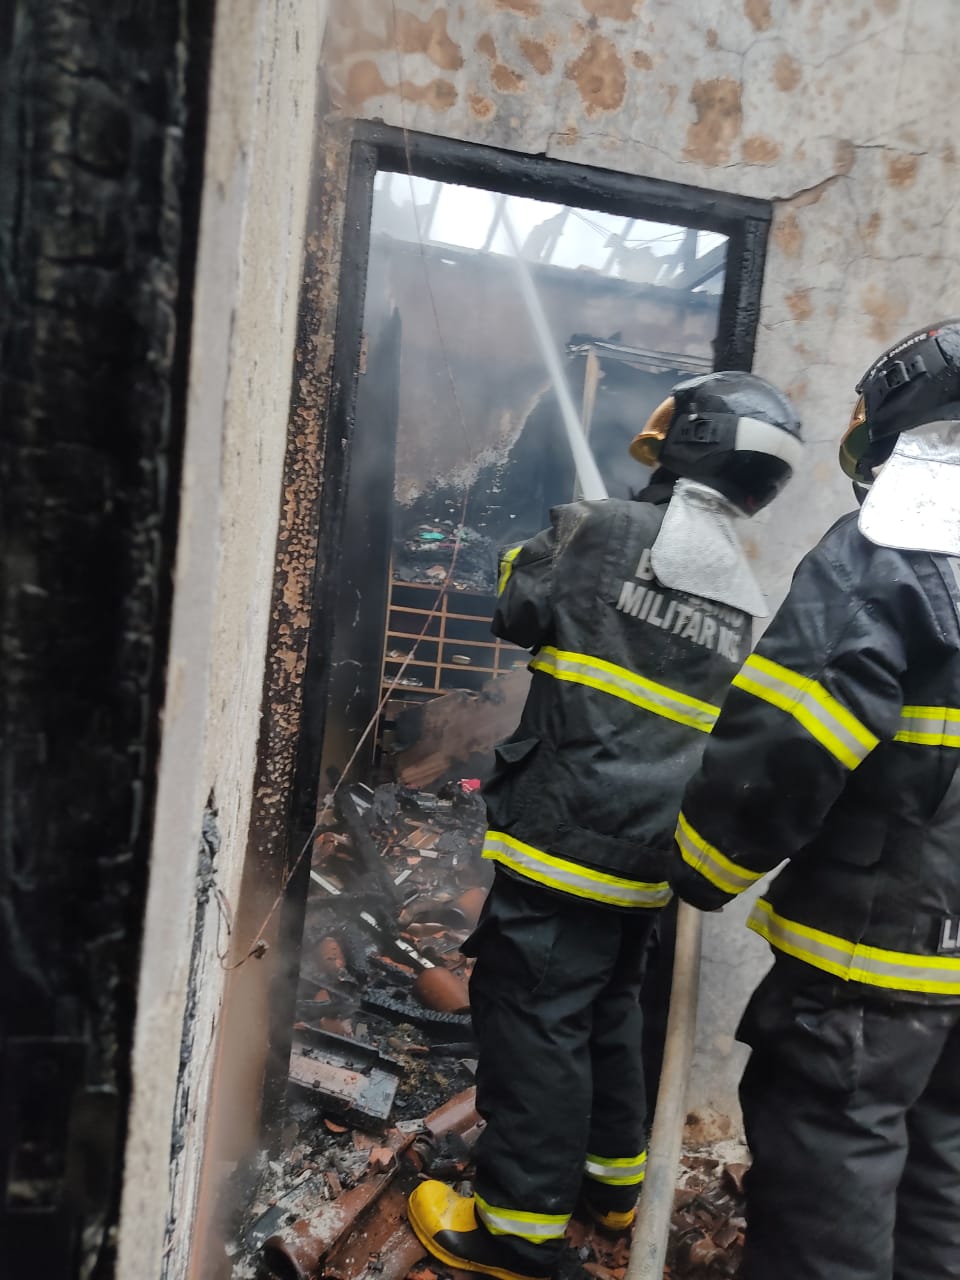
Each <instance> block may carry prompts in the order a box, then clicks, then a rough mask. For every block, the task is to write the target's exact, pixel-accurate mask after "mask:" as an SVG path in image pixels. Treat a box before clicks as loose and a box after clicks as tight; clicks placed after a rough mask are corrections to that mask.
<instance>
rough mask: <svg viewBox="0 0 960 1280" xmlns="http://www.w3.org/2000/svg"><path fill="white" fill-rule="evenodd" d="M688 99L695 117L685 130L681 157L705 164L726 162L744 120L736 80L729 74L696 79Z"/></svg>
mask: <svg viewBox="0 0 960 1280" xmlns="http://www.w3.org/2000/svg"><path fill="white" fill-rule="evenodd" d="M690 101H691V102H692V103H693V106H694V108H695V109H696V113H697V118H696V120H695V121H694V122H693V124H691V126H690V128H689V129H688V130H687V145H686V146H685V147H684V149H683V154H684V156H685V157H686V158H687V159H688V160H699V161H700V162H701V164H706V165H717V164H726V162H727V161H728V160H729V159H730V152H731V150H732V148H733V143H734V141H735V140H736V138H737V136H738V135H739V133H740V126H741V123H742V121H743V111H742V108H741V104H740V84H739V82H738V81H737V80H731V79H730V78H729V77H728V76H721V77H720V78H719V79H717V80H696V81H694V84H693V88H692V89H691V90H690Z"/></svg>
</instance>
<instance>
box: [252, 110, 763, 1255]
mask: <svg viewBox="0 0 960 1280" xmlns="http://www.w3.org/2000/svg"><path fill="white" fill-rule="evenodd" d="M769 217H770V210H769V206H767V205H766V204H764V203H763V202H760V201H755V200H747V199H739V198H734V197H729V196H724V195H721V194H718V193H711V192H704V191H699V190H695V189H692V188H686V187H681V186H677V185H675V184H669V183H658V182H653V181H648V180H645V179H639V178H629V177H626V176H624V175H620V174H615V173H606V172H603V171H597V170H590V169H585V168H582V167H579V166H570V165H565V164H563V163H561V162H556V161H549V160H545V159H542V158H537V157H524V156H520V155H515V154H510V153H502V152H497V151H493V150H491V149H487V148H481V147H475V146H470V145H466V144H458V143H452V142H450V141H446V140H442V139H436V138H429V137H425V136H422V135H414V134H409V133H403V132H400V131H395V130H390V129H387V128H381V127H371V126H363V127H359V128H358V131H357V134H356V139H355V141H354V144H353V152H352V164H351V179H350V185H349V189H348V196H347V226H348V231H347V234H346V238H345V242H344V246H343V256H342V262H343V268H342V274H341V284H340V312H339V320H338V328H337V339H336V341H337V354H336V357H335V361H336V366H337V369H338V370H339V376H338V378H337V379H336V387H335V394H334V398H333V401H332V404H331V406H330V421H329V438H330V439H331V440H340V441H341V442H342V444H343V448H342V451H340V452H336V451H333V452H332V453H331V459H332V460H331V462H330V464H329V465H330V467H331V468H333V470H334V471H336V475H335V476H334V477H333V479H334V481H335V488H336V489H337V490H338V492H339V494H340V499H339V502H338V503H337V505H336V509H335V510H334V511H333V512H332V513H331V517H330V518H329V519H326V520H325V521H324V524H323V528H322V529H321V531H320V540H321V543H325V544H326V554H325V555H322V556H321V557H320V558H319V560H320V563H322V564H323V565H324V574H323V578H322V580H320V579H318V582H317V590H316V593H315V604H314V610H315V612H314V620H313V627H312V632H311V640H310V652H309V655H308V661H307V674H306V677H305V686H304V708H303V733H302V739H301V744H300V752H299V760H298V768H297V777H298V795H297V796H296V797H295V803H294V814H295V815H296V816H295V819H294V822H293V824H292V830H291V833H290V844H289V849H290V851H291V854H290V861H291V862H295V860H296V855H297V853H298V852H299V850H300V848H301V846H302V845H303V844H304V843H305V842H306V843H307V844H308V845H309V856H308V858H307V859H305V860H304V863H303V869H302V874H300V875H297V876H295V877H294V878H293V879H292V880H291V882H290V893H289V895H288V900H287V903H286V904H285V912H286V921H285V926H284V930H283V932H284V934H285V935H286V936H288V937H294V938H295V939H297V944H296V946H295V950H296V964H295V966H294V968H295V981H293V982H291V983H290V984H289V990H287V991H285V992H283V993H281V998H279V999H277V1000H275V1001H274V1010H273V1015H274V1018H275V1024H274V1027H273V1045H274V1049H275V1053H274V1061H275V1062H276V1063H278V1064H279V1066H280V1079H279V1085H280V1087H278V1088H275V1089H274V1091H273V1096H274V1097H275V1098H276V1099H277V1106H278V1107H279V1109H280V1117H279V1127H280V1129H281V1131H282V1133H283V1136H284V1154H283V1158H282V1160H281V1161H280V1162H279V1164H278V1165H277V1167H276V1169H275V1171H274V1174H273V1175H272V1176H270V1175H269V1173H268V1176H267V1177H265V1178H264V1179H263V1181H262V1183H261V1185H260V1187H259V1188H258V1193H257V1196H256V1197H255V1203H254V1204H253V1206H252V1207H251V1208H250V1210H249V1212H248V1213H247V1215H246V1217H245V1219H244V1221H243V1223H242V1224H240V1225H239V1228H238V1246H237V1248H238V1263H237V1268H236V1269H235V1275H236V1276H237V1277H239V1276H240V1275H249V1274H253V1273H252V1272H251V1271H250V1269H249V1268H250V1266H251V1259H252V1258H254V1257H255V1256H256V1257H258V1258H259V1259H260V1261H259V1262H258V1263H257V1265H258V1266H260V1267H261V1269H262V1270H261V1273H262V1274H268V1275H272V1276H274V1277H281V1278H283V1280H285V1278H286V1277H288V1276H295V1275H310V1274H314V1273H316V1270H317V1268H319V1267H321V1266H322V1267H323V1271H324V1274H332V1275H338V1276H342V1277H343V1280H348V1278H349V1280H357V1278H358V1277H359V1276H361V1275H364V1276H365V1275H367V1274H368V1273H369V1274H371V1275H372V1274H374V1273H377V1274H379V1275H381V1276H383V1275H384V1273H385V1272H386V1273H388V1275H389V1277H395V1278H396V1280H400V1278H401V1277H402V1276H404V1275H406V1273H407V1270H408V1269H409V1267H410V1266H411V1265H412V1264H413V1263H414V1262H415V1261H416V1259H417V1258H419V1257H420V1256H421V1254H422V1250H421V1249H419V1248H418V1247H417V1246H416V1244H415V1242H413V1243H411V1241H410V1239H409V1238H408V1236H406V1235H405V1234H404V1230H405V1229H404V1227H403V1223H402V1204H403V1191H404V1187H405V1183H404V1177H407V1176H411V1177H414V1176H415V1173H411V1172H410V1171H411V1170H414V1169H415V1168H419V1169H424V1168H429V1169H431V1170H432V1171H433V1172H435V1173H439V1174H440V1176H448V1177H456V1176H462V1175H463V1172H464V1170H465V1169H466V1168H467V1167H468V1162H469V1147H470V1140H471V1138H472V1136H474V1135H475V1133H476V1131H477V1125H478V1123H479V1121H478V1117H477V1116H476V1114H475V1112H474V1110H473V1106H472V1097H471V1086H472V1079H473V1071H474V1069H475V1065H476V1063H475V1050H474V1046H473V1043H472V1036H471V1030H470V1017H469V994H468V986H467V983H468V978H469V962H468V961H467V960H466V958H465V957H464V955H463V954H462V952H461V946H462V944H463V942H464V940H465V939H466V937H467V936H468V935H469V933H470V931H471V929H472V927H473V926H474V924H475V923H476V919H477V915H478V914H479V910H480V906H481V904H482V901H483V897H484V893H485V889H486V886H487V885H488V883H489V881H490V879H491V873H490V870H489V864H486V863H484V862H483V861H482V859H481V856H480V847H481V844H482V836H483V830H484V813H483V804H482V799H481V795H480V788H481V786H482V782H483V780H484V778H485V776H486V775H487V773H488V772H489V770H490V768H491V766H492V752H493V747H494V745H495V743H496V742H498V741H499V740H501V739H502V738H504V737H506V736H507V735H508V734H509V733H510V732H511V730H512V729H513V728H514V726H515V724H516V722H517V720H518V718H519V714H520V710H521V707H522V704H523V700H524V697H525V694H526V689H527V684H528V681H529V675H528V673H527V669H526V667H527V661H528V657H529V655H527V654H526V653H525V652H524V651H523V650H520V649H517V648H515V647H514V646H511V645H508V644H505V643H503V642H501V641H498V640H496V639H495V638H494V637H493V636H492V635H491V633H490V630H489V623H490V618H491V616H492V613H493V609H494V602H495V599H496V591H497V572H498V569H497V566H498V553H499V552H500V551H501V550H503V549H504V548H505V547H508V546H515V545H517V544H518V543H521V542H523V541H524V540H525V539H526V538H528V537H530V536H532V535H533V534H535V533H536V532H538V531H539V530H540V529H542V528H543V527H545V525H546V524H547V523H549V511H550V509H551V508H552V507H553V506H555V505H558V504H560V503H564V502H568V501H570V500H572V499H573V498H574V497H576V496H577V479H576V470H575V467H574V465H573V460H572V458H571V456H570V452H569V448H568V445H567V443H566V437H565V435H564V432H563V430H562V427H561V422H560V416H559V412H558V407H557V398H556V392H555V389H554V387H553V385H552V384H551V380H550V377H549V375H548V374H547V372H546V367H545V364H544V358H543V352H542V350H541V348H540V347H539V346H538V341H537V338H536V336H535V333H534V327H533V325H532V324H531V319H530V315H529V314H528V312H527V310H526V308H525V304H524V302H523V295H522V292H521V289H520V287H519V281H518V264H517V256H518V253H519V255H520V256H521V257H522V258H523V260H524V263H525V264H526V270H527V271H529V274H530V277H531V279H532V281H533V285H534V287H535V289H536V290H537V292H538V294H539V297H540V299H541V302H542V304H543V308H544V310H545V312H546V315H547V317H548V322H549V328H550V340H551V341H552V342H553V344H554V346H555V348H556V350H557V351H558V352H559V353H560V354H561V358H562V363H563V369H564V374H565V377H566V379H567V383H568V386H569V388H570V391H571V393H572V395H573V398H574V402H575V404H576V405H577V406H578V408H579V411H580V416H581V420H582V423H583V427H584V431H585V432H586V434H587V437H588V439H589V442H590V445H591V449H592V451H593V453H594V455H595V457H596V460H597V464H598V467H599V469H600V473H601V475H602V477H603V479H604V481H605V483H606V485H607V488H608V490H609V492H610V494H611V495H612V496H617V497H628V496H630V494H631V493H633V492H635V491H638V490H639V489H641V488H642V487H643V486H644V483H645V481H646V478H647V473H646V471H645V469H644V468H643V467H642V466H640V465H639V464H638V463H635V462H633V461H632V460H631V459H630V458H629V456H628V454H627V444H628V443H629V441H630V440H631V439H632V437H633V435H634V434H635V433H636V432H637V431H638V430H639V428H640V426H641V425H642V423H643V422H644V420H645V419H646V417H647V416H648V414H649V413H650V411H651V410H652V409H653V408H654V407H655V405H656V404H657V403H659V402H660V401H661V400H662V399H663V398H664V397H665V395H666V394H667V393H668V391H669V389H670V388H671V387H672V386H673V385H674V384H675V383H676V382H677V381H679V380H680V379H681V378H683V377H685V376H694V375H696V374H700V373H705V372H707V371H709V370H710V369H712V368H716V367H728V368H749V366H750V363H751V359H752V352H753V341H754V334H755V326H756V316H757V312H758V309H759V293H760V283H761V279H762V267H763V255H764V250H765V243H766V233H767V227H768V223H769ZM331 566H332V571H331ZM653 1030H654V1036H655V1035H656V1028H655V1027H654V1029H653ZM275 1083H277V1082H275ZM425 1118H426V1119H425ZM273 1119H274V1121H275V1122H276V1121H277V1117H276V1116H274V1117H273ZM401 1152H407V1153H408V1156H410V1157H411V1158H410V1159H409V1160H407V1161H405V1162H401V1161H400V1160H399V1154H400V1153H401ZM397 1170H401V1172H400V1173H397ZM395 1175H396V1176H395ZM344 1197H346V1200H345V1199H344ZM391 1197H392V1199H391ZM374 1202H376V1203H377V1204H379V1206H380V1207H379V1208H378V1209H377V1211H376V1218H375V1221H376V1227H375V1229H374V1226H373V1222H374V1219H372V1218H370V1217H369V1213H370V1212H371V1210H370V1206H371V1205H372V1204H373V1203H374ZM344 1205H346V1206H347V1207H348V1208H349V1211H350V1212H351V1213H354V1206H359V1207H357V1208H356V1212H355V1215H354V1217H355V1218H356V1222H357V1224H358V1225H357V1227H356V1229H354V1227H353V1226H351V1225H350V1224H351V1223H353V1222H354V1218H353V1217H352V1218H350V1220H349V1223H347V1222H346V1218H345V1217H344V1215H345V1214H346V1213H347V1209H345V1208H344ZM341 1210H343V1212H341ZM357 1215H359V1216H357ZM334 1218H336V1220H337V1222H338V1223H340V1219H341V1218H343V1219H344V1223H343V1224H341V1225H340V1226H338V1227H337V1231H333V1230H332V1228H331V1227H330V1222H331V1221H333V1219H334ZM304 1224H306V1225H304ZM344 1224H346V1225H344ZM341 1227H342V1229H341ZM348 1227H349V1229H348ZM378 1232H379V1233H380V1235H377V1233H378ZM371 1233H372V1235H371ZM381 1236H382V1238H381ZM361 1238H362V1239H365V1240H366V1244H363V1243H362V1242H361ZM371 1238H375V1239H376V1241H377V1244H376V1247H375V1248H374V1247H373V1245H371V1244H370V1240H371ZM374 1255H375V1256H376V1260H375V1263H372V1262H371V1258H373V1257H374ZM384 1259H387V1260H388V1261H384ZM311 1268H313V1270H311Z"/></svg>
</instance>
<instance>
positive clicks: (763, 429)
mask: <svg viewBox="0 0 960 1280" xmlns="http://www.w3.org/2000/svg"><path fill="white" fill-rule="evenodd" d="M733 447H734V448H735V449H736V450H737V451H738V452H739V450H741V449H749V450H751V451H752V452H754V453H765V454H767V456H768V457H771V458H781V459H782V460H783V461H784V462H786V463H787V465H788V466H789V467H791V468H792V469H793V470H794V471H795V470H796V469H797V467H798V466H799V465H800V459H801V458H802V457H803V441H802V440H800V439H798V437H797V436H794V435H791V434H790V432H789V431H785V430H784V429H783V427H774V426H771V425H770V423H769V422H763V421H761V419H760V418H738V419H737V436H736V440H735V442H734V446H733Z"/></svg>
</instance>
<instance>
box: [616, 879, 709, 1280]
mask: <svg viewBox="0 0 960 1280" xmlns="http://www.w3.org/2000/svg"><path fill="white" fill-rule="evenodd" d="M702 929H703V922H702V919H701V916H700V912H699V911H697V910H695V909H694V908H693V907H690V906H688V905H687V904H686V903H685V902H681V903H680V907H679V910H678V912H677V941H676V948H675V951H674V961H673V983H672V986H671V988H670V1011H669V1013H668V1015H667V1033H666V1043H665V1047H664V1054H663V1069H662V1071H661V1074H660V1089H659V1092H658V1094H657V1107H656V1111H655V1112H654V1117H653V1132H652V1134H651V1135H650V1147H649V1150H648V1152H647V1172H646V1177H645V1178H644V1180H643V1194H642V1195H641V1196H640V1203H639V1205H638V1207H637V1224H636V1227H635V1228H634V1233H633V1245H632V1247H631V1249H630V1261H629V1263H628V1265H627V1274H626V1280H662V1278H663V1268H664V1263H665V1260H666V1255H667V1242H668V1239H669V1235H670V1218H671V1215H672V1213H673V1195H674V1189H675V1187H676V1182H677V1165H678V1163H679V1160H680V1151H681V1148H682V1146H683V1123H684V1117H685V1115H686V1099H687V1082H688V1080H689V1078H690V1065H691V1063H692V1061H693V1046H694V1040H695V1037H696V1029H697V998H698V995H699V990H700V942H701V934H702Z"/></svg>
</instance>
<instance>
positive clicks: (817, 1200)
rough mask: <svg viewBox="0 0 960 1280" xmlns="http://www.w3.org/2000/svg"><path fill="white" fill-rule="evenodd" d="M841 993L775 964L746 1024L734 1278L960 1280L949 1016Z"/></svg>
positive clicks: (953, 1018) (958, 1165) (959, 1178)
mask: <svg viewBox="0 0 960 1280" xmlns="http://www.w3.org/2000/svg"><path fill="white" fill-rule="evenodd" d="M821 976H822V975H821ZM851 994H852V993H851V992H850V991H849V989H848V990H847V992H846V993H844V992H843V991H842V989H841V986H840V984H837V986H836V987H835V988H833V989H831V984H824V983H822V982H821V983H819V984H817V982H816V979H814V980H813V981H812V982H811V983H810V984H808V985H807V986H806V987H805V986H803V985H801V986H799V987H798V986H797V984H796V980H795V975H794V976H790V975H789V973H788V972H785V970H784V966H783V965H781V964H780V963H778V964H775V965H774V968H773V970H771V972H770V973H769V974H768V975H767V977H766V978H765V979H764V980H763V982H762V983H761V984H760V986H759V987H758V989H757V991H756V992H755V993H754V996H753V998H752V1000H751V1002H750V1004H749V1006H748V1007H747V1011H746V1013H745V1014H744V1018H743V1021H742V1022H741V1025H740V1031H739V1033H738V1034H739V1038H740V1039H741V1040H744V1041H745V1042H746V1043H747V1044H750V1045H751V1046H752V1048H753V1053H752V1055H751V1058H750V1061H749V1063H748V1065H747V1069H746V1072H745V1074H744V1077H743V1081H742V1084H741V1089H740V1097H741V1103H742V1105H743V1113H744V1123H745V1127H746V1134H747V1141H748V1142H749V1144H750V1147H751V1149H752V1151H753V1161H754V1162H753V1168H752V1170H751V1171H750V1173H749V1174H748V1175H747V1179H746V1190H747V1243H746V1249H745V1254H744V1261H743V1267H742V1270H741V1272H740V1275H741V1277H742V1280H771V1277H775V1278H776V1280H947V1278H948V1277H951V1280H955V1278H956V1277H960V1007H957V1006H955V1005H946V1006H945V1005H921V1004H912V1003H910V1004H905V1003H904V1004H901V1003H897V1004H894V1003H884V1002H882V1001H881V1000H879V999H873V998H867V999H863V998H858V997H856V996H854V997H853V998H851Z"/></svg>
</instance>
